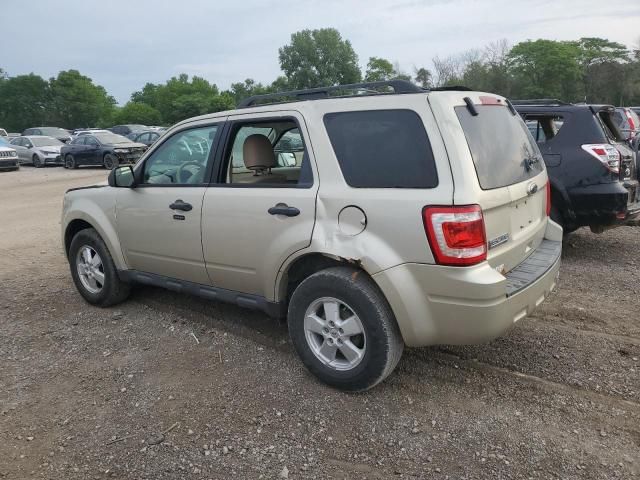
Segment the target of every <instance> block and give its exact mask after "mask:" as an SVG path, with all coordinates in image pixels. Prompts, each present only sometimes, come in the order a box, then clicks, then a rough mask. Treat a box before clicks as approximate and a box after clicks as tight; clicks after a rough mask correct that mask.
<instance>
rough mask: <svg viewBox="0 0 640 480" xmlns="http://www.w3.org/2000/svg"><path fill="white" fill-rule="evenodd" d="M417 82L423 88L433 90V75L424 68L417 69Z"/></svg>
mask: <svg viewBox="0 0 640 480" xmlns="http://www.w3.org/2000/svg"><path fill="white" fill-rule="evenodd" d="M415 82H416V83H417V84H418V85H420V86H421V87H422V88H431V87H432V84H431V82H432V75H431V72H430V71H429V70H427V69H426V68H424V67H420V68H416V69H415Z"/></svg>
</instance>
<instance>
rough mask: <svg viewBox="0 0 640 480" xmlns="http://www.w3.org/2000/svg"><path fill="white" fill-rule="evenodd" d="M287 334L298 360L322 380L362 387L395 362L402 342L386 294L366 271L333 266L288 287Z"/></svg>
mask: <svg viewBox="0 0 640 480" xmlns="http://www.w3.org/2000/svg"><path fill="white" fill-rule="evenodd" d="M288 322H289V335H290V336H291V340H292V342H293V345H294V347H295V349H296V351H297V353H298V355H299V356H300V358H301V360H302V362H303V363H304V364H305V365H306V367H307V368H308V369H309V371H310V372H311V373H313V374H314V375H315V376H317V377H318V378H319V379H320V380H321V381H323V382H324V383H327V384H329V385H331V386H333V387H336V388H340V389H342V390H350V391H361V390H367V389H369V388H371V387H373V386H375V385H377V384H378V383H380V382H381V381H382V380H384V379H385V378H386V377H387V376H388V375H389V374H390V373H391V372H392V371H393V370H394V368H395V367H396V365H397V364H398V361H399V360H400V357H401V356H402V350H403V348H404V343H403V341H402V337H401V335H400V331H399V329H398V325H397V323H396V320H395V317H394V315H393V312H392V311H391V308H390V307H389V304H388V303H387V301H386V299H385V298H384V296H383V295H382V293H381V292H380V290H379V289H378V287H377V285H376V284H375V283H374V282H373V280H372V279H371V278H370V277H368V276H367V274H366V273H364V272H362V271H360V270H356V269H353V268H349V267H334V268H329V269H327V270H322V271H320V272H317V273H314V274H313V275H311V276H309V277H308V278H307V279H305V280H304V281H303V282H302V283H301V284H300V285H299V286H298V287H297V288H296V290H295V291H294V292H293V295H292V297H291V301H290V303H289V312H288Z"/></svg>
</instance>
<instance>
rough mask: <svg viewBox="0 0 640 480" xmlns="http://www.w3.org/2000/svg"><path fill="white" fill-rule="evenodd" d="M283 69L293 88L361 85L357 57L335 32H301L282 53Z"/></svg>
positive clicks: (327, 30)
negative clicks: (357, 83)
mask: <svg viewBox="0 0 640 480" xmlns="http://www.w3.org/2000/svg"><path fill="white" fill-rule="evenodd" d="M279 59H280V67H281V69H282V71H283V72H284V75H285V77H286V79H287V84H288V86H289V87H290V88H296V89H298V88H312V87H321V86H327V85H339V84H345V83H355V82H359V81H360V79H361V78H362V74H361V72H360V67H359V66H358V56H357V55H356V52H355V51H354V50H353V47H352V46H351V42H349V40H343V39H342V37H341V35H340V32H338V30H336V29H334V28H322V29H320V30H302V31H300V32H296V33H294V34H292V35H291V43H290V44H289V45H285V46H283V47H281V48H280V49H279Z"/></svg>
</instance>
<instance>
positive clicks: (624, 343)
mask: <svg viewBox="0 0 640 480" xmlns="http://www.w3.org/2000/svg"><path fill="white" fill-rule="evenodd" d="M104 178H105V172H104V170H99V169H98V170H84V169H82V170H78V171H67V170H63V169H54V168H48V169H42V170H35V169H33V168H31V167H23V169H22V170H21V171H20V172H15V173H2V174H0V211H1V212H2V213H1V216H0V220H1V221H0V287H1V290H0V329H1V330H0V331H1V333H0V362H1V363H0V478H10V479H16V478H19V479H23V478H50V479H75V478H78V479H80V478H82V479H85V478H95V479H103V478H140V479H160V478H172V479H173V478H203V479H207V478H211V479H214V478H215V479H219V478H220V479H222V478H251V479H257V478H265V479H267V478H287V477H288V478H292V479H297V478H370V479H383V478H384V479H386V478H436V479H437V478H443V479H446V478H450V479H486V478H498V479H508V478H536V479H537V478H541V479H549V478H562V479H569V478H594V479H595V478H598V479H600V478H621V479H628V478H634V477H638V476H640V315H638V311H639V310H640V297H639V295H638V293H639V290H640V273H638V267H639V263H640V260H639V259H638V253H639V252H640V248H639V247H640V242H639V240H638V239H639V234H640V229H632V228H620V229H617V230H615V231H611V232H608V233H606V234H603V235H594V234H591V233H590V232H588V231H586V230H584V229H583V230H580V231H578V232H576V233H575V234H573V235H571V236H570V237H569V240H568V241H567V242H565V250H564V265H563V268H562V273H561V282H560V286H559V289H558V290H557V292H556V293H555V294H554V295H553V296H552V298H551V299H550V300H549V301H547V302H546V303H545V304H544V305H543V307H542V308H541V309H540V310H539V311H537V312H536V314H535V316H534V317H531V318H527V319H526V320H523V321H521V322H519V324H518V325H517V326H516V327H515V328H514V329H513V330H512V331H511V332H510V333H509V334H508V335H506V336H505V337H504V338H501V339H499V340H497V341H495V342H493V343H491V344H489V345H482V346H477V347H465V348H461V347H439V348H424V349H415V350H408V351H405V355H404V357H403V360H402V361H401V363H400V365H399V367H398V369H397V371H396V372H395V373H394V374H393V375H392V376H391V377H390V378H389V379H388V381H386V382H385V383H384V384H382V385H381V386H379V387H377V388H376V389H374V390H373V391H370V392H368V393H365V394H343V393H340V392H337V391H335V390H331V389H329V388H327V387H325V386H323V385H321V384H319V383H318V382H317V381H316V380H315V379H314V378H313V377H311V376H310V375H309V374H308V373H307V372H306V370H305V369H304V368H303V367H302V365H301V364H300V362H299V361H298V360H297V358H296V357H295V354H294V352H293V349H292V346H291V344H290V343H289V340H288V337H287V332H286V328H285V327H284V326H283V325H280V324H278V323H277V322H275V321H273V320H270V319H269V318H267V317H266V316H264V315H262V314H260V313H255V312H250V311H245V310H241V309H240V308H237V307H234V306H230V305H224V304H217V303H210V302H206V301H203V300H200V299H197V298H192V297H184V296H178V295H175V294H173V293H169V292H166V291H162V290H157V289H153V288H139V289H137V290H136V291H135V292H134V294H133V295H132V297H131V299H130V300H129V301H127V302H126V303H125V304H123V305H121V306H119V307H118V308H113V309H105V310H103V309H98V308H94V307H90V306H89V305H87V304H86V303H85V302H84V301H83V300H82V299H81V297H80V296H79V295H78V294H77V293H76V290H75V288H74V286H73V284H72V282H71V279H70V276H69V272H68V267H67V264H66V260H65V258H64V255H63V253H62V250H61V247H60V234H59V214H60V208H61V204H62V195H63V193H64V191H65V190H66V189H67V188H69V187H73V186H78V185H83V184H89V183H93V182H95V181H101V180H104ZM196 339H197V340H196ZM162 432H164V433H162Z"/></svg>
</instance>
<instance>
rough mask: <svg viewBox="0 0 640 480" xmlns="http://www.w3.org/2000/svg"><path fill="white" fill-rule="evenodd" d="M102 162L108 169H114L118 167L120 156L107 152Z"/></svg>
mask: <svg viewBox="0 0 640 480" xmlns="http://www.w3.org/2000/svg"><path fill="white" fill-rule="evenodd" d="M102 164H103V165H104V168H106V169H107V170H113V169H114V168H117V167H118V158H117V157H116V156H115V155H114V154H112V153H107V154H106V155H105V156H104V159H103V161H102Z"/></svg>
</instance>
